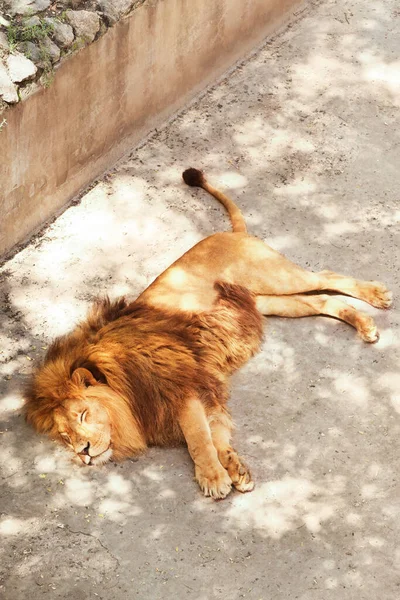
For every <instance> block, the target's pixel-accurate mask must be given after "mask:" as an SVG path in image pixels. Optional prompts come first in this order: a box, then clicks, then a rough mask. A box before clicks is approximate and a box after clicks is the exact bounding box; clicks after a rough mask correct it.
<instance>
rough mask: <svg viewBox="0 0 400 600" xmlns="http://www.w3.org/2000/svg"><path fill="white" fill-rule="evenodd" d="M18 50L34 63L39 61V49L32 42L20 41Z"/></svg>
mask: <svg viewBox="0 0 400 600" xmlns="http://www.w3.org/2000/svg"><path fill="white" fill-rule="evenodd" d="M18 50H19V52H22V54H24V55H25V56H26V58H29V60H32V61H33V62H34V63H35V64H36V65H38V64H39V63H40V50H39V47H38V46H36V44H34V43H33V42H21V43H20V44H18ZM39 66H40V65H39Z"/></svg>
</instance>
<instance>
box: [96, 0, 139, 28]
mask: <svg viewBox="0 0 400 600" xmlns="http://www.w3.org/2000/svg"><path fill="white" fill-rule="evenodd" d="M134 2H135V0H99V6H100V8H101V10H102V12H103V13H104V15H105V17H106V18H107V21H108V22H109V23H110V25H114V23H116V22H117V21H119V19H120V18H121V17H123V16H124V15H126V14H127V13H128V12H129V11H130V9H131V8H132V6H133V4H134Z"/></svg>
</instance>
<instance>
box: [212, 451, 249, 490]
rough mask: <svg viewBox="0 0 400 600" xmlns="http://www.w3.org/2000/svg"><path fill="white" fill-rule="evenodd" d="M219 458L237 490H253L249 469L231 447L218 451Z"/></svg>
mask: <svg viewBox="0 0 400 600" xmlns="http://www.w3.org/2000/svg"><path fill="white" fill-rule="evenodd" d="M219 460H220V462H221V464H222V466H223V467H225V469H226V470H227V471H228V474H229V477H230V478H231V480H232V483H233V485H234V486H235V488H236V489H237V490H238V492H242V493H244V492H251V491H253V490H254V485H255V484H254V481H253V480H252V477H251V473H250V469H249V467H248V466H247V465H245V464H244V462H243V460H242V459H241V458H240V456H238V455H237V453H236V452H235V450H234V449H233V448H231V447H229V448H227V449H225V450H224V451H222V452H220V453H219Z"/></svg>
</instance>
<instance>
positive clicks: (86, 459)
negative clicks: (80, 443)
mask: <svg viewBox="0 0 400 600" xmlns="http://www.w3.org/2000/svg"><path fill="white" fill-rule="evenodd" d="M89 448H90V442H88V443H87V444H86V446H85V447H84V448H83V449H82V450H81V451H80V452H78V456H79V458H80V459H81V461H82V462H83V463H85V465H90V461H91V460H92V459H91V456H90V455H89Z"/></svg>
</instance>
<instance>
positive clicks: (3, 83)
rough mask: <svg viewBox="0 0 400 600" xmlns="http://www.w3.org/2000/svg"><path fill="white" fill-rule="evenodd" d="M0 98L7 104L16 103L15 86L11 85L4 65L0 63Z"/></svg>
mask: <svg viewBox="0 0 400 600" xmlns="http://www.w3.org/2000/svg"><path fill="white" fill-rule="evenodd" d="M0 98H2V99H3V100H4V101H5V102H8V103H9V104H15V102H18V100H19V98H18V92H17V86H16V85H14V84H13V82H12V81H11V78H10V76H9V74H8V72H7V69H6V67H5V65H4V64H3V63H2V62H0Z"/></svg>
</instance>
